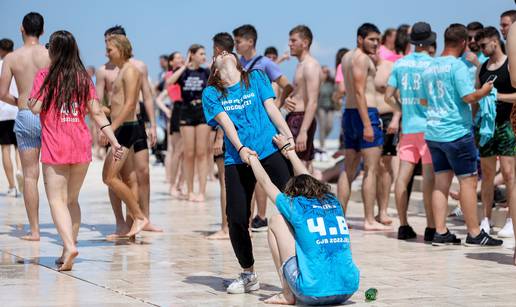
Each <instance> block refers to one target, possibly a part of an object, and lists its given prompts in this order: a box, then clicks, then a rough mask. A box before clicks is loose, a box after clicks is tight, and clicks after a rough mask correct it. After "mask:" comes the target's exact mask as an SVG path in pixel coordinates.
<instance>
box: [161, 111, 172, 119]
mask: <svg viewBox="0 0 516 307" xmlns="http://www.w3.org/2000/svg"><path fill="white" fill-rule="evenodd" d="M163 113H165V116H166V117H167V118H168V119H170V118H171V117H172V111H171V110H170V109H165V110H163Z"/></svg>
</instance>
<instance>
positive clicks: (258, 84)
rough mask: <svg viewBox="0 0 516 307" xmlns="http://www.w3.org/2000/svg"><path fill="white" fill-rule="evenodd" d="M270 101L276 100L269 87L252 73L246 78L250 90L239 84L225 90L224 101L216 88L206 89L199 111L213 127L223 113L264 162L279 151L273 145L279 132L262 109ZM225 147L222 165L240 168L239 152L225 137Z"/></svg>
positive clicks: (241, 138)
mask: <svg viewBox="0 0 516 307" xmlns="http://www.w3.org/2000/svg"><path fill="white" fill-rule="evenodd" d="M269 98H275V95H274V91H273V90H272V86H271V83H270V82H269V79H268V78H267V77H266V76H265V74H264V73H263V72H262V71H259V70H255V71H252V72H251V73H250V74H249V88H246V87H245V84H244V83H243V82H239V83H237V84H235V85H232V86H230V87H228V88H227V95H226V96H225V97H224V96H223V95H222V93H220V92H219V91H217V89H216V88H215V87H213V86H209V87H207V88H206V89H205V90H204V91H203V93H202V107H203V110H204V116H205V117H206V122H207V123H208V125H210V126H212V127H215V126H217V125H218V123H217V122H216V121H215V116H217V115H218V114H219V113H221V112H226V113H227V114H228V116H229V118H230V119H231V121H232V122H233V124H234V125H235V128H236V130H237V133H238V137H239V139H240V142H242V144H243V145H245V146H247V147H248V148H250V149H251V150H254V151H256V153H258V158H259V159H264V158H266V157H268V156H270V155H271V154H273V153H275V152H276V151H278V148H277V147H276V145H274V144H273V141H272V137H273V136H275V135H276V134H277V133H278V131H277V129H276V127H275V126H274V124H273V123H272V121H271V119H270V118H269V114H267V111H266V110H265V106H264V105H263V103H264V102H265V101H266V100H267V99H269ZM224 143H225V145H226V154H225V158H224V164H225V165H231V164H242V163H243V162H242V160H241V159H240V156H239V154H238V149H237V148H235V147H234V146H233V144H232V143H231V141H230V140H229V139H228V138H227V136H226V135H224Z"/></svg>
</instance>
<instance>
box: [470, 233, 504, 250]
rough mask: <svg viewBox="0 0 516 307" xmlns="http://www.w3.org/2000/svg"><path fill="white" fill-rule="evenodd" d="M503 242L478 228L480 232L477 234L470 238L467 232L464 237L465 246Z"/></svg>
mask: <svg viewBox="0 0 516 307" xmlns="http://www.w3.org/2000/svg"><path fill="white" fill-rule="evenodd" d="M502 244H503V241H502V240H498V239H493V238H492V237H491V236H490V235H488V234H487V233H486V232H485V231H484V230H480V234H478V236H476V237H474V238H472V237H471V236H470V235H469V233H468V236H467V237H466V242H465V243H464V245H465V246H491V247H493V246H501V245H502Z"/></svg>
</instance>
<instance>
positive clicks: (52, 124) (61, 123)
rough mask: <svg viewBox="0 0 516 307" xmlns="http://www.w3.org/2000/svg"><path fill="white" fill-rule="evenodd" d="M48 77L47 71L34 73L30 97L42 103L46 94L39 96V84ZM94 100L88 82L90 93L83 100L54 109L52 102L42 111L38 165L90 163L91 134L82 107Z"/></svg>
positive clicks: (95, 97)
mask: <svg viewBox="0 0 516 307" xmlns="http://www.w3.org/2000/svg"><path fill="white" fill-rule="evenodd" d="M47 74H48V68H43V69H41V70H39V71H38V73H37V74H36V77H35V78H34V83H33V85H32V91H31V93H30V98H33V99H37V100H39V101H43V100H44V95H46V94H47V93H46V91H43V95H42V96H41V97H38V96H39V91H40V88H41V86H42V85H43V81H44V80H45V77H46V76H47ZM93 99H98V98H97V94H96V92H95V87H94V86H93V82H91V83H90V93H89V98H88V100H87V101H81V103H80V104H79V103H77V102H72V103H71V112H70V111H69V107H68V106H69V104H70V103H66V104H65V105H63V107H62V108H61V110H57V107H56V105H55V101H52V105H51V106H50V107H49V108H48V110H46V111H43V110H42V111H41V114H40V116H39V119H40V121H41V162H42V163H46V164H78V163H89V162H91V144H92V143H91V135H90V131H89V129H88V126H87V125H86V122H85V121H84V116H86V104H87V103H88V102H89V101H91V100H93Z"/></svg>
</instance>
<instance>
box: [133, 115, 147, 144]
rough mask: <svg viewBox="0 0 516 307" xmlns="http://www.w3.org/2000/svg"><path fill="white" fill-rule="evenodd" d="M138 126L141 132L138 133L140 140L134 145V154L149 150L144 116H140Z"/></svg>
mask: <svg viewBox="0 0 516 307" xmlns="http://www.w3.org/2000/svg"><path fill="white" fill-rule="evenodd" d="M138 124H139V125H138V126H139V128H140V131H139V133H138V139H137V140H136V142H135V143H134V152H139V151H141V150H144V149H148V146H147V132H145V121H144V119H143V117H142V116H140V115H138Z"/></svg>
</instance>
